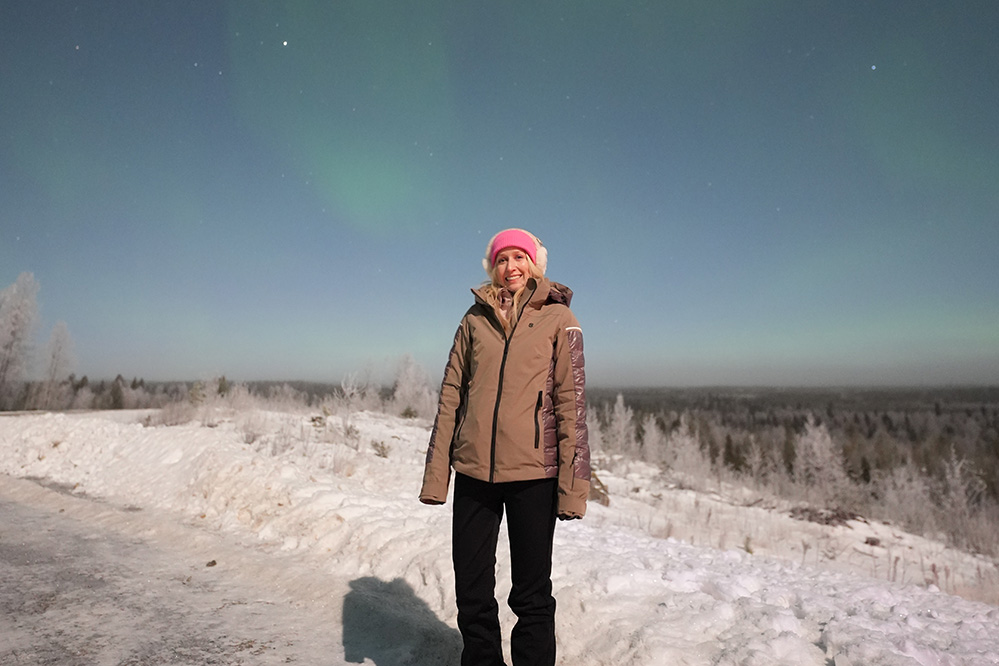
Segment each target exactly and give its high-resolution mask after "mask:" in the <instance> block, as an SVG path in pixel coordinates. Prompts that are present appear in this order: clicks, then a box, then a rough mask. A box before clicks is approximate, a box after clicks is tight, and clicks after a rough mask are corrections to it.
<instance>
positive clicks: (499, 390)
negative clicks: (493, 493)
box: [489, 331, 513, 483]
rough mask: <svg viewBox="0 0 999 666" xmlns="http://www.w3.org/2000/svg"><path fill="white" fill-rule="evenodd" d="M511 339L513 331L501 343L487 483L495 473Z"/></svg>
mask: <svg viewBox="0 0 999 666" xmlns="http://www.w3.org/2000/svg"><path fill="white" fill-rule="evenodd" d="M512 337H513V331H510V337H509V338H507V339H506V342H505V343H503V361H502V363H500V371H499V387H497V389H496V405H495V406H494V407H493V435H492V441H491V442H490V444H489V483H492V482H493V476H494V475H495V473H496V429H497V428H498V427H499V408H500V398H502V397H503V373H504V372H505V371H506V355H507V353H508V352H509V351H510V338H512Z"/></svg>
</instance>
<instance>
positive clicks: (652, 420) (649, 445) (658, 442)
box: [642, 414, 667, 463]
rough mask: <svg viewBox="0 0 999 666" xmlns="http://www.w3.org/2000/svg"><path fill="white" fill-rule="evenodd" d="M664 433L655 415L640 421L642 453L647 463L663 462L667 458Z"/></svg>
mask: <svg viewBox="0 0 999 666" xmlns="http://www.w3.org/2000/svg"><path fill="white" fill-rule="evenodd" d="M666 441H667V440H666V433H664V432H663V429H662V428H660V427H659V419H657V418H656V416H655V414H647V415H646V416H645V418H644V419H642V453H643V455H644V458H645V460H646V461H648V462H652V463H658V462H665V460H666V456H667V449H666Z"/></svg>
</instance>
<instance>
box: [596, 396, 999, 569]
mask: <svg viewBox="0 0 999 666" xmlns="http://www.w3.org/2000/svg"><path fill="white" fill-rule="evenodd" d="M625 396H627V399H626V398H625ZM589 402H590V417H589V420H590V422H591V423H590V431H591V439H592V440H593V441H594V442H595V444H596V448H597V449H599V450H600V451H601V452H602V455H603V459H604V460H605V462H606V463H607V464H613V460H614V456H624V457H626V458H631V459H639V460H643V461H645V462H648V463H652V464H656V465H659V466H660V467H661V468H662V470H663V473H664V474H665V475H667V476H670V477H672V478H673V479H674V480H675V481H676V482H677V483H680V484H690V485H697V484H704V483H706V482H709V481H712V480H713V481H714V482H715V483H717V484H721V483H724V482H731V483H739V484H742V485H744V486H748V487H752V488H755V489H756V490H758V491H760V492H762V493H766V494H769V495H771V496H774V497H780V498H783V499H785V500H790V501H800V502H803V503H806V504H808V505H810V506H812V507H816V508H818V509H820V510H822V511H826V512H829V513H833V514H840V515H860V516H864V517H866V518H869V519H880V520H887V521H890V522H894V523H896V524H899V525H901V526H903V527H905V528H906V529H909V530H911V531H913V532H916V533H920V534H933V535H940V534H943V535H946V536H947V538H948V539H949V540H950V541H951V542H952V543H953V544H954V545H957V546H959V547H962V548H965V549H969V550H973V551H976V552H982V553H988V554H991V555H999V388H996V387H981V388H938V389H929V388H927V389H878V390H874V389H836V390H833V389H821V390H820V389H721V388H717V389H659V390H650V389H644V390H631V391H599V390H596V391H590V396H589ZM594 433H595V436H594Z"/></svg>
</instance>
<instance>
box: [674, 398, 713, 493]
mask: <svg viewBox="0 0 999 666" xmlns="http://www.w3.org/2000/svg"><path fill="white" fill-rule="evenodd" d="M665 463H666V466H667V467H668V468H669V469H670V470H671V471H672V472H673V475H674V477H675V478H676V479H677V480H678V481H680V482H681V483H683V484H684V485H686V486H688V487H691V484H692V483H695V482H697V483H700V482H703V481H706V480H707V479H709V478H711V458H710V457H709V456H708V454H707V453H706V452H704V451H703V450H702V449H701V444H700V442H699V441H698V439H697V436H696V435H695V434H694V431H693V428H692V427H691V425H690V420H689V418H688V416H687V415H686V414H684V415H683V417H682V418H681V420H680V427H679V428H677V429H676V430H674V431H673V432H672V433H671V434H670V435H669V437H668V438H667V444H666V456H665Z"/></svg>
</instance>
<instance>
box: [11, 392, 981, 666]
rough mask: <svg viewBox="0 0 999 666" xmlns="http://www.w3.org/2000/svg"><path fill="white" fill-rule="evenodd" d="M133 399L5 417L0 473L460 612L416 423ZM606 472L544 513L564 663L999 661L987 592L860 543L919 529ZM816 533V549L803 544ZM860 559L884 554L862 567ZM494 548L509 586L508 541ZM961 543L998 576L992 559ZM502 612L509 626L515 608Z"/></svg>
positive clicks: (438, 609) (301, 589) (442, 512)
mask: <svg viewBox="0 0 999 666" xmlns="http://www.w3.org/2000/svg"><path fill="white" fill-rule="evenodd" d="M147 417H148V414H145V413H130V414H126V415H122V414H120V413H118V414H112V413H96V414H70V415H64V414H28V415H16V416H0V473H4V474H8V475H11V476H16V477H25V478H40V479H45V480H46V482H48V483H57V484H63V485H64V486H66V487H69V488H71V489H72V492H74V493H76V494H86V495H87V496H90V497H94V498H101V499H102V500H103V501H107V502H111V503H115V504H118V505H122V506H131V507H135V508H139V509H157V510H160V511H166V512H169V513H170V514H172V515H175V516H176V517H177V520H178V521H183V522H186V523H191V524H196V525H200V526H203V528H204V529H205V530H209V531H212V532H218V533H222V534H227V535H230V537H231V538H233V539H235V540H238V541H239V542H241V543H242V544H243V546H244V547H246V548H252V549H254V550H256V551H259V552H264V553H268V554H269V555H270V556H272V557H274V558H282V557H289V558H290V557H295V558H307V559H308V560H309V561H310V562H312V563H313V564H314V565H315V566H317V567H321V568H322V569H324V570H326V571H328V572H329V573H330V574H331V575H332V576H336V577H339V578H340V579H341V580H343V581H350V583H349V586H350V587H352V588H365V589H367V590H368V591H369V592H371V591H372V590H377V589H379V588H380V587H391V586H392V585H393V584H395V585H403V584H405V585H408V586H409V587H411V588H412V590H414V591H415V593H416V595H417V597H418V599H417V600H415V601H414V604H415V605H420V606H421V607H423V608H429V609H430V611H431V612H432V614H434V615H435V617H434V618H433V620H434V621H435V622H437V623H438V624H439V623H440V622H443V623H446V624H447V625H449V626H451V627H453V626H454V624H455V617H454V599H453V592H452V580H451V570H450V558H449V529H450V511H449V510H448V508H447V507H443V508H442V507H429V506H424V505H422V504H420V503H419V502H418V501H417V500H416V494H417V491H418V488H419V484H420V479H421V476H422V465H423V457H424V451H425V446H426V441H427V437H428V430H429V424H428V423H426V422H423V421H414V420H404V419H398V418H395V417H391V416H386V415H383V414H374V413H367V412H362V413H357V414H352V415H347V416H345V417H340V418H337V417H333V418H319V417H314V416H312V415H301V414H299V415H296V414H286V413H277V412H264V411H253V412H245V413H230V414H217V415H215V416H213V417H212V418H211V419H207V420H206V423H208V424H209V425H208V426H206V425H202V424H201V423H197V422H194V423H189V424H186V425H178V426H170V427H166V426H159V427H153V426H147V425H143V424H142V420H143V419H144V418H146V419H147ZM147 420H148V419H147ZM209 426H210V427H209ZM602 478H603V479H604V481H605V482H606V483H607V485H608V488H609V489H610V491H611V504H610V506H609V507H602V506H598V505H593V506H591V509H590V513H589V515H588V516H587V518H586V519H584V520H583V521H577V522H571V523H560V524H559V526H558V529H557V530H556V536H555V540H556V544H555V572H554V583H555V593H556V597H557V599H558V603H559V610H558V640H559V655H560V663H564V664H613V665H615V666H617V665H620V664H660V663H674V664H690V665H700V664H743V665H753V664H787V665H788V666H790V665H792V664H793V665H795V666H802V665H811V664H814V665H816V666H827V665H829V664H835V665H836V666H844V665H846V664H852V665H859V664H864V665H868V666H870V665H878V664H891V665H896V664H897V665H903V664H924V665H931V664H933V665H951V664H952V665H954V666H957V665H958V664H961V665H966V664H996V663H999V609H997V608H996V607H994V606H990V605H987V604H984V603H978V602H973V601H969V600H966V599H963V598H960V597H957V596H952V595H949V594H946V593H944V592H942V591H941V590H940V589H938V586H937V585H932V584H931V585H925V580H924V578H925V566H924V568H923V570H921V571H919V573H918V575H917V574H916V573H915V570H916V569H917V567H916V566H915V565H913V571H903V572H902V574H904V575H902V574H900V573H899V565H898V564H897V563H896V565H895V574H894V575H891V569H890V562H891V556H883V555H878V556H876V557H875V556H872V555H864V554H863V553H864V552H865V551H864V550H863V548H862V546H864V545H865V543H866V541H867V536H870V535H869V534H868V533H867V532H864V531H863V530H865V529H866V530H871V534H874V533H878V534H881V535H882V538H886V539H894V541H893V542H892V543H896V544H899V545H898V550H899V551H902V550H906V549H908V550H910V551H912V550H913V549H916V550H918V549H919V548H921V547H925V548H932V547H933V546H932V544H930V543H929V542H926V543H925V544H924V543H922V542H921V541H920V540H916V539H915V538H914V537H908V536H905V537H903V536H902V535H898V534H897V533H891V534H888V533H887V532H890V530H889V528H886V527H884V526H866V525H857V526H852V527H850V526H847V527H839V528H829V527H826V526H818V525H814V524H812V523H804V522H802V521H792V520H791V519H790V518H788V517H787V516H786V514H785V513H783V512H775V511H768V510H766V509H765V508H763V507H761V506H759V505H757V506H753V507H742V506H739V504H738V502H734V501H732V500H731V499H726V498H725V497H722V496H716V497H710V496H706V495H697V494H695V493H692V492H691V491H685V490H681V489H670V488H666V487H655V486H654V484H655V483H656V481H655V480H654V476H653V475H652V472H651V471H649V470H645V471H643V470H642V468H641V466H633V467H631V468H628V470H626V471H625V472H624V473H620V474H618V475H613V474H609V473H608V474H606V475H605V476H602ZM705 512H706V513H705ZM688 515H689V516H694V519H693V520H685V516H688ZM698 525H701V527H697V526H698ZM740 530H741V531H740ZM835 530H849V531H850V532H851V533H850V534H848V535H846V536H842V535H841V536H836V532H835ZM878 530H881V532H878ZM820 531H821V532H822V533H823V534H825V535H826V541H825V542H824V544H822V542H820V540H819V539H820V537H819V536H817V535H818V534H819V532H820ZM650 532H652V533H653V534H659V535H660V536H661V537H668V538H657V537H656V536H653V535H652V534H650ZM670 532H672V536H669V533H670ZM750 533H752V534H754V535H756V536H755V538H752V537H751V538H750V539H749V541H747V540H746V539H745V537H744V536H743V535H744V534H745V535H749V534H750ZM726 534H730V535H731V536H725V535H726ZM674 537H682V538H683V541H680V540H678V539H677V538H674ZM810 539H812V540H815V543H816V545H815V546H814V551H813V550H812V549H811V548H809V547H807V546H804V545H802V544H807V543H809V540H810ZM844 539H852V540H853V541H852V542H847V541H843V540H844ZM858 540H859V541H858ZM726 541H727V543H726ZM501 543H502V541H501ZM841 543H854V545H852V546H849V547H850V548H851V549H852V551H851V552H856V553H859V554H858V555H856V558H859V559H856V558H849V557H846V556H845V555H841V556H839V557H835V558H823V557H820V556H818V555H817V553H819V551H820V544H822V545H824V546H827V547H828V548H829V549H833V548H834V544H835V547H837V548H838V547H839V545H840V544H841ZM781 544H785V546H786V548H785V550H782V545H781ZM787 544H790V545H787ZM718 546H721V547H720V548H719V547H718ZM866 547H867V548H868V549H869V550H871V549H874V548H876V547H877V546H873V545H870V544H866ZM795 548H797V553H796V554H794V555H793V556H789V555H791V554H793V553H795V550H794V549H795ZM937 548H938V549H939V547H937ZM787 549H790V550H787ZM872 552H873V551H872ZM938 554H939V553H938ZM872 558H873V559H876V560H877V561H878V562H885V563H886V564H885V565H883V566H882V567H881V569H880V570H878V568H877V567H873V568H872V567H871V563H870V560H871V559H872ZM500 561H501V564H500V566H499V571H498V580H499V585H500V589H499V590H498V594H499V595H500V596H501V598H505V596H506V593H507V591H508V589H509V569H508V567H507V565H506V555H505V553H503V554H501V556H500ZM955 561H956V560H955ZM970 561H971V562H972V563H974V562H977V564H975V565H974V566H977V567H979V568H981V569H982V573H981V576H983V577H994V576H995V571H994V568H995V567H994V565H992V564H990V563H988V562H984V561H975V560H974V558H972V559H971V560H970ZM823 563H825V564H827V565H829V566H823V567H821V568H820V567H817V566H814V565H815V564H823ZM948 566H949V565H948ZM956 566H957V565H955V567H956ZM969 566H971V565H969ZM988 567H991V568H992V570H991V571H990V570H988ZM865 569H870V571H869V572H868V573H869V574H870V575H865V574H864V571H865ZM969 575H970V574H969ZM903 581H904V582H903ZM912 583H919V585H916V584H912ZM284 584H286V585H288V584H289V583H288V580H287V579H286V580H285V581H284ZM969 584H970V583H969ZM291 585H292V587H293V588H294V586H295V584H294V583H291ZM313 585H314V584H313V582H312V581H310V580H302V581H300V582H299V583H298V587H297V589H291V590H289V593H291V594H300V595H302V597H303V598H305V597H310V596H312V595H315V594H316V593H317V591H316V590H315V589H313ZM347 587H348V586H347V585H346V584H345V585H341V586H340V587H339V588H338V589H340V590H343V589H346V588H347ZM371 593H373V592H371ZM501 607H502V605H501ZM345 610H346V606H345ZM400 612H406V610H405V609H402V610H401V611H400ZM414 612H416V611H414ZM502 619H503V622H504V626H505V627H506V628H507V629H509V627H510V626H511V625H512V616H511V615H510V614H509V611H506V610H505V609H504V611H503V616H502ZM380 640H382V641H384V640H393V638H392V637H384V638H383V639H380ZM396 640H400V641H405V640H416V639H412V638H409V639H407V638H405V637H397V638H396ZM345 642H346V639H345ZM431 652H432V650H431ZM422 654H423V656H422V657H421V658H422V659H423V660H424V661H422V662H420V663H428V662H427V661H426V660H427V659H429V658H430V657H427V652H426V650H424V651H423V653H422ZM347 657H348V658H349V655H347ZM441 659H443V657H441ZM414 663H415V662H414Z"/></svg>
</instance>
